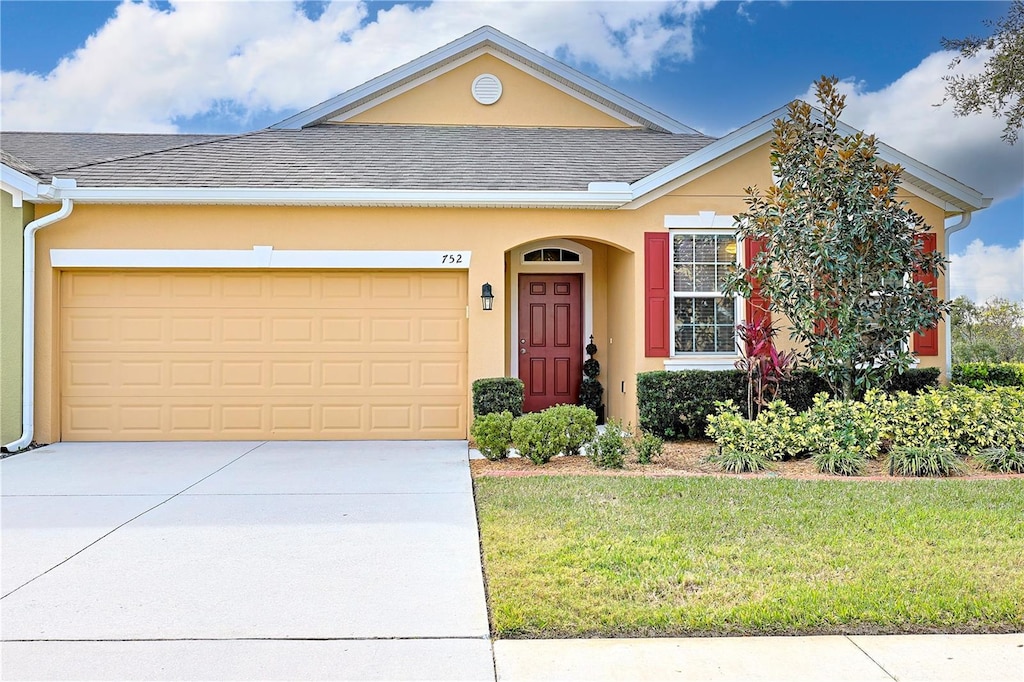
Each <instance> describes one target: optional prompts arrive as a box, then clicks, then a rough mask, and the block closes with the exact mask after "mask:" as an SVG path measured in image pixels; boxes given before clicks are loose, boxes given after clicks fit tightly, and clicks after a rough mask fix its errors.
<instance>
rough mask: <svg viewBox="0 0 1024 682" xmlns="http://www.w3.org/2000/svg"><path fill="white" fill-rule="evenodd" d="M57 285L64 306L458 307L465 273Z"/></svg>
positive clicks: (78, 276) (223, 274)
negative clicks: (112, 301) (113, 302)
mask: <svg viewBox="0 0 1024 682" xmlns="http://www.w3.org/2000/svg"><path fill="white" fill-rule="evenodd" d="M70 274H73V275H74V276H73V277H65V278H64V281H63V283H62V286H61V297H62V300H63V305H64V306H65V307H68V308H106V307H109V305H110V302H111V300H116V301H117V302H118V306H119V307H122V308H142V309H146V308H153V307H155V308H177V309H182V308H190V309H197V308H221V307H223V306H224V303H225V302H230V303H231V304H232V305H233V306H236V307H254V308H273V307H278V308H286V309H287V308H291V309H309V310H319V309H325V308H346V309H376V310H384V309H398V310H406V309H408V307H409V300H410V299H413V300H416V301H417V307H418V308H420V309H442V310H443V309H448V308H453V307H461V308H463V309H464V308H465V305H466V302H467V300H468V298H467V282H466V276H465V273H464V272H459V271H440V272H404V271H395V272H393V273H380V272H362V271H346V272H319V271H309V272H301V273H296V272H287V271H271V272H260V273H253V272H238V271H219V272H210V271H200V272H127V271H126V272H102V271H101V272H89V271H81V272H74V273H70Z"/></svg>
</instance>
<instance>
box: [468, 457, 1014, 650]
mask: <svg viewBox="0 0 1024 682" xmlns="http://www.w3.org/2000/svg"><path fill="white" fill-rule="evenodd" d="M476 497H477V507H478V512H479V519H480V531H481V537H482V541H483V553H484V564H485V570H486V573H487V584H488V591H489V601H490V608H491V617H492V624H493V629H494V632H495V634H496V635H497V636H498V637H580V636H669V635H684V634H689V635H693V634H749V633H760V634H797V633H840V632H842V633H852V632H861V633H866V632H879V633H881V632H931V631H942V632H1006V631H1020V630H1021V629H1024V523H1022V521H1021V519H1024V481H1018V480H999V481H955V480H918V481H906V482H889V481H886V482H863V481H862V482H848V481H796V480H784V479H757V480H753V479H747V480H734V479H727V478H716V477H699V478H666V479H649V478H609V477H597V476H550V477H548V476H544V477H527V478H479V479H477V480H476Z"/></svg>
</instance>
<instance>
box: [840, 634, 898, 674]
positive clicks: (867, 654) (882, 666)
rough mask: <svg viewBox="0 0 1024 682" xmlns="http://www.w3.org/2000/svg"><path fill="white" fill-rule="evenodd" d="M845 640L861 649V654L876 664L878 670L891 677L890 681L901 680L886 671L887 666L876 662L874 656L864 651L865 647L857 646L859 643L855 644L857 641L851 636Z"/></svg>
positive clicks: (845, 637) (844, 636)
mask: <svg viewBox="0 0 1024 682" xmlns="http://www.w3.org/2000/svg"><path fill="white" fill-rule="evenodd" d="M843 639H845V640H846V641H848V642H849V643H850V644H852V645H854V646H855V647H857V649H859V650H860V652H861V653H862V654H864V655H865V656H867V657H868V660H869V661H871V662H872V663H874V664H875V665H877V666H878V669H879V670H881V671H882V672H883V673H885V674H886V675H888V676H889V679H891V680H893V682H898V679H899V678H897V677H896V676H895V675H893V674H892V673H891V672H889V671H888V670H886V669H885V666H884V665H882V664H881V663H879V662H878V661H876V660H875V659H874V657H873V656H872V655H871V654H869V653H868V652H866V651H864V649H863V647H861V645H860V644H857V642H855V641H853V640H852V639H850V636H849V635H843Z"/></svg>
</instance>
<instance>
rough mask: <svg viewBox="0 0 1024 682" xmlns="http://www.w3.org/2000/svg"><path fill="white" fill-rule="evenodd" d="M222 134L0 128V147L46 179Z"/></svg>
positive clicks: (217, 137) (30, 170)
mask: <svg viewBox="0 0 1024 682" xmlns="http://www.w3.org/2000/svg"><path fill="white" fill-rule="evenodd" d="M224 137H225V136H224V135H178V134H166V135H165V134H144V133H139V134H129V133H21V132H0V149H3V151H5V152H7V153H8V154H10V155H13V156H14V157H16V158H18V159H20V160H21V161H22V163H23V165H24V166H25V168H26V169H27V170H28V172H30V173H32V174H33V175H36V176H39V177H43V178H45V179H46V180H47V181H49V179H50V176H51V175H53V174H54V173H57V172H59V171H63V170H67V169H68V168H76V167H78V166H84V165H87V164H90V163H96V162H98V161H109V160H111V159H119V158H122V157H125V156H133V155H137V154H145V153H147V152H154V151H158V150H162V149H169V148H171V147H179V146H182V145H189V144H195V143H197V142H206V141H209V140H219V139H223V138H224Z"/></svg>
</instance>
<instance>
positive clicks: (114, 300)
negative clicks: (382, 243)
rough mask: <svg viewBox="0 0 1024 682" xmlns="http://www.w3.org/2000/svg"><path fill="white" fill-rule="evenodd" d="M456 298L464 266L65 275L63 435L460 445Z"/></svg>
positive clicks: (459, 304)
mask: <svg viewBox="0 0 1024 682" xmlns="http://www.w3.org/2000/svg"><path fill="white" fill-rule="evenodd" d="M466 300H467V298H466V274H465V272H418V271H417V272H413V271H390V272H363V271H334V272H320V271H302V272H293V271H286V272H248V271H244V272H239V271H231V272H225V271H218V272H207V271H203V272H182V271H177V272H153V271H117V272H109V271H105V272H91V271H67V272H64V273H63V274H62V278H61V320H60V324H61V377H60V382H61V426H62V438H63V439H64V440H191V439H196V440H207V439H217V440H232V439H237V440H252V439H322V440H331V439H360V438H398V439H420V438H424V439H443V438H465V437H466V423H467V402H468V401H467V393H468V390H467V367H466V338H467V327H468V325H467V320H466Z"/></svg>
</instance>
